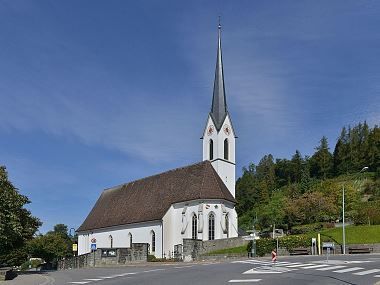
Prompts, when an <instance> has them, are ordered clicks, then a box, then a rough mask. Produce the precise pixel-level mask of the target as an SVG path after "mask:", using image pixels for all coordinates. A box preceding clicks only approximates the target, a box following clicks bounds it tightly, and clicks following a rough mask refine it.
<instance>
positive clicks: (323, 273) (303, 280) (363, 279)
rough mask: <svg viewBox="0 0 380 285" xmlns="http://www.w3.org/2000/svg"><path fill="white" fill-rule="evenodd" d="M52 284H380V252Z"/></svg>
mask: <svg viewBox="0 0 380 285" xmlns="http://www.w3.org/2000/svg"><path fill="white" fill-rule="evenodd" d="M49 277H50V278H52V279H53V280H54V284H56V285H73V284H88V285H121V284H139V285H144V284H169V285H171V284H173V285H174V284H180V285H187V284H263V285H274V284H281V285H287V284H289V285H297V284H313V285H314V284H357V285H367V284H371V285H372V284H375V283H376V282H379V284H380V255H375V254H372V255H346V256H342V255H339V256H331V257H330V259H329V261H328V262H327V261H326V257H319V256H291V257H279V260H278V262H277V264H276V265H274V266H273V265H272V263H271V261H270V260H269V259H268V258H257V259H246V260H237V261H224V262H214V263H212V262H208V263H206V262H203V263H174V264H170V263H169V264H159V263H148V264H143V265H135V266H127V267H117V268H90V269H77V270H65V271H57V272H51V273H49Z"/></svg>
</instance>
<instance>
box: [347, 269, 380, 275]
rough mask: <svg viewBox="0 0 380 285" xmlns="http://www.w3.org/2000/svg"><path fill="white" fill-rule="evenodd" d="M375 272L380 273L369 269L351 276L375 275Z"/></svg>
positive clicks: (377, 270) (378, 270)
mask: <svg viewBox="0 0 380 285" xmlns="http://www.w3.org/2000/svg"><path fill="white" fill-rule="evenodd" d="M376 272H380V269H371V270H366V271H361V272H356V273H352V274H355V275H367V274H371V273H376Z"/></svg>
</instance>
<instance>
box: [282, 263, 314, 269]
mask: <svg viewBox="0 0 380 285" xmlns="http://www.w3.org/2000/svg"><path fill="white" fill-rule="evenodd" d="M310 265H315V264H312V263H305V264H296V265H285V267H290V268H293V267H302V266H310Z"/></svg>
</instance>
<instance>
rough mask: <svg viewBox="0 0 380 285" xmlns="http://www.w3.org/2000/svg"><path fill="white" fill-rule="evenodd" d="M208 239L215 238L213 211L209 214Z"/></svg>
mask: <svg viewBox="0 0 380 285" xmlns="http://www.w3.org/2000/svg"><path fill="white" fill-rule="evenodd" d="M208 239H209V240H214V239H215V216H214V214H213V213H210V215H209V216H208Z"/></svg>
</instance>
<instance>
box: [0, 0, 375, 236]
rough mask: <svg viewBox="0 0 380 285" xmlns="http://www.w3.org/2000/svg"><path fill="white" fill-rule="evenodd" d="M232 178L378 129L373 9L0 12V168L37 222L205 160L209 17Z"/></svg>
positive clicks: (57, 219) (272, 4)
mask: <svg viewBox="0 0 380 285" xmlns="http://www.w3.org/2000/svg"><path fill="white" fill-rule="evenodd" d="M218 15H221V17H222V26H223V28H222V46H223V60H224V73H225V83H226V93H227V103H228V107H229V111H230V114H231V116H232V120H233V123H234V127H235V129H236V132H237V134H238V136H239V139H238V142H237V149H236V151H237V174H238V175H240V174H241V168H242V167H243V166H245V165H247V164H248V163H249V162H251V161H253V162H255V163H257V162H258V160H259V159H260V158H261V157H262V156H263V155H265V154H268V153H272V154H273V155H274V156H275V157H280V158H284V157H286V158H290V157H291V155H292V154H293V153H294V152H295V150H296V149H298V150H300V151H301V153H302V154H303V155H305V154H312V153H313V149H314V147H315V146H316V145H317V144H318V141H319V140H320V138H321V137H322V136H323V135H326V136H327V137H328V138H329V142H330V146H331V147H333V145H334V144H335V141H336V138H337V136H338V134H339V132H340V129H341V127H342V126H344V125H348V124H351V125H353V124H356V123H358V122H359V121H364V120H367V122H368V123H369V124H370V125H371V126H373V125H374V124H379V122H380V114H379V110H380V96H379V93H380V29H379V27H380V2H379V1H349V0H344V1H343V0H342V1H338V0H336V1H331V0H329V1H282V0H281V1H224V0H220V1H165V0H163V1H153V0H152V1H84V0H82V1H74V0H71V1H42V0H41V1H18V0H1V1H0V43H1V44H0V110H1V119H0V164H2V165H5V166H6V167H7V169H8V172H9V175H10V178H11V180H12V182H13V183H14V185H16V187H18V188H19V189H20V191H21V193H23V194H25V195H27V196H28V197H29V198H30V199H31V201H32V203H31V204H30V205H29V206H28V207H29V208H30V209H31V211H32V213H33V214H34V215H36V216H37V217H39V218H40V219H41V220H42V221H43V223H44V225H43V226H42V228H41V232H46V231H47V230H50V229H51V228H52V227H53V225H54V224H57V223H65V224H67V225H68V226H69V228H70V227H74V228H77V227H78V226H79V225H80V223H81V222H82V221H83V219H84V218H85V217H86V215H87V214H88V212H89V211H90V209H91V208H92V206H93V204H94V203H95V201H96V199H97V198H98V196H99V195H100V193H101V191H102V190H103V189H104V188H107V187H111V186H114V185H118V184H121V183H124V182H128V181H131V180H134V179H137V178H142V177H145V176H148V175H152V174H155V173H159V172H162V171H165V170H168V169H171V168H175V167H180V166H184V165H188V164H191V163H194V162H198V161H200V160H201V159H202V153H201V140H200V139H199V138H200V136H201V133H202V131H203V128H204V124H205V122H206V118H207V114H208V112H209V110H210V107H211V97H212V86H213V77H214V68H215V60H216V40H217V19H218Z"/></svg>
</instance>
